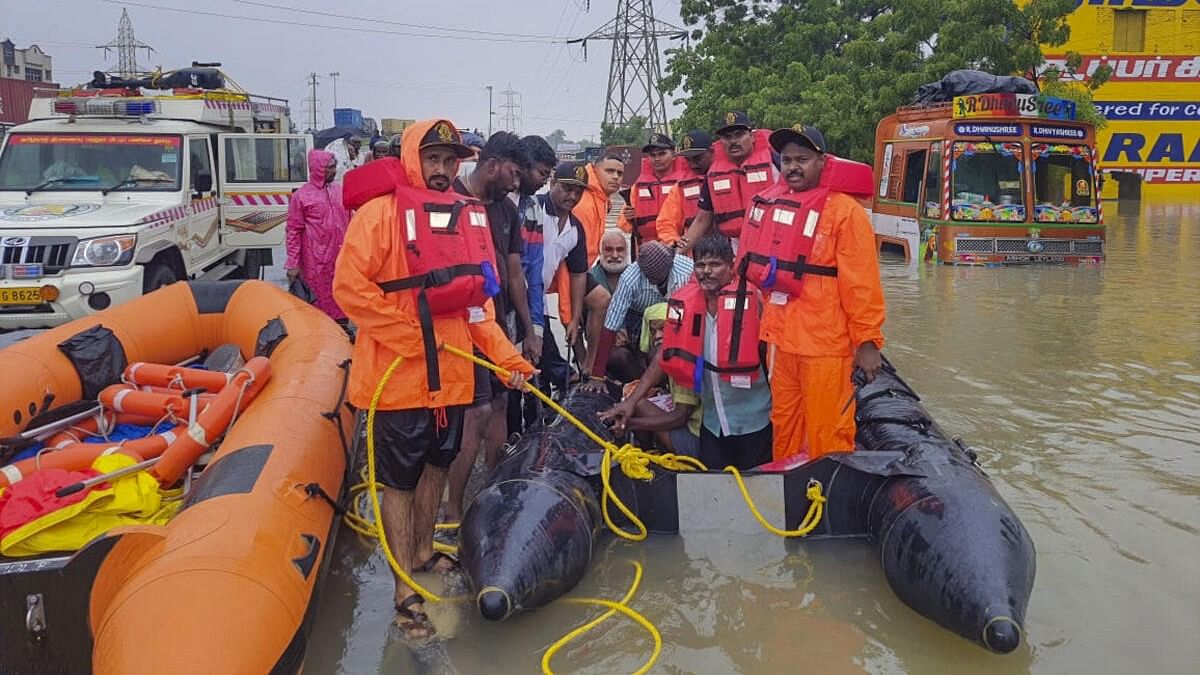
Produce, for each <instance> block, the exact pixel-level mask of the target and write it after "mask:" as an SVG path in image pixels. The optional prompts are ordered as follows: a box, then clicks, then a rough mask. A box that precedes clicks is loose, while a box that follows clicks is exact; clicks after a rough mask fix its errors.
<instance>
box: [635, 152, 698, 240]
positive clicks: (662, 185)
mask: <svg viewBox="0 0 1200 675" xmlns="http://www.w3.org/2000/svg"><path fill="white" fill-rule="evenodd" d="M703 180H704V179H703V174H701V175H696V174H695V173H694V172H693V171H692V169H691V168H690V167H689V166H688V161H687V160H686V159H684V158H683V157H681V156H679V155H677V154H676V153H675V141H673V140H671V137H670V136H667V135H666V134H652V135H651V136H650V140H649V142H647V143H646V145H645V146H643V147H642V169H641V173H639V174H638V177H637V180H635V181H634V182H633V186H632V188H631V189H630V191H629V204H628V205H626V206H625V207H624V208H622V209H621V218H620V220H618V221H617V226H618V227H620V228H621V229H622V230H623V231H625V232H630V233H632V234H633V236H634V240H635V241H636V242H637V244H638V245H639V246H640V245H642V244H644V243H647V242H651V241H661V242H662V243H664V244H668V245H671V244H674V243H675V242H676V241H677V240H678V239H679V235H680V234H682V233H683V230H681V229H680V228H679V227H678V225H676V226H675V227H674V228H671V227H667V226H666V224H665V223H660V222H659V216H660V214H661V212H662V209H663V206H664V205H665V204H666V201H667V200H668V199H670V198H671V197H672V196H673V195H676V194H678V193H680V192H681V191H685V190H686V191H687V192H688V193H689V194H691V201H692V205H693V207H694V205H695V203H696V202H698V201H699V198H700V184H701V183H702V182H703ZM692 211H693V216H694V215H695V209H694V208H693V209H692Z"/></svg>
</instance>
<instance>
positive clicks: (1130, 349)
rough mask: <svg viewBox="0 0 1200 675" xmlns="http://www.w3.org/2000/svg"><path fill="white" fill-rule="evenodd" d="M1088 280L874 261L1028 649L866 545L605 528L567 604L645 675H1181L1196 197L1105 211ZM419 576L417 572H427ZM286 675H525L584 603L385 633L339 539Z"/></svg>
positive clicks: (1197, 641) (1199, 368) (903, 353)
mask: <svg viewBox="0 0 1200 675" xmlns="http://www.w3.org/2000/svg"><path fill="white" fill-rule="evenodd" d="M1106 218H1107V220H1108V222H1109V228H1108V246H1109V249H1108V261H1107V262H1106V263H1105V264H1104V265H1102V266H1096V267H1028V268H1011V269H986V268H952V267H930V266H924V265H921V266H908V265H905V264H903V263H900V262H898V261H894V260H886V261H885V263H884V269H883V275H884V277H885V282H884V284H885V289H886V292H887V299H888V304H889V307H888V316H889V319H888V323H887V326H886V333H887V337H888V346H887V349H886V353H887V355H888V356H889V357H890V358H891V359H892V361H893V362H894V363H895V364H896V366H897V367H898V368H899V369H900V372H901V373H902V374H903V375H904V377H905V378H906V379H907V380H908V381H909V382H910V383H911V384H912V385H913V386H914V387H915V388H916V389H917V391H919V392H920V393H921V394H922V395H923V397H924V399H925V404H926V406H927V407H928V408H929V409H930V411H931V412H932V413H933V414H934V416H935V417H936V418H937V419H938V421H939V422H940V423H941V425H942V426H943V428H945V429H946V430H947V432H948V433H952V434H957V435H961V436H962V437H963V438H964V439H965V440H967V441H968V442H969V443H970V444H971V445H972V446H974V447H975V448H976V449H977V450H978V451H979V455H980V462H981V463H982V464H983V466H984V468H985V470H986V471H987V472H988V474H989V475H990V476H991V477H992V479H993V480H994V481H995V482H996V484H997V487H998V488H999V490H1000V493H1001V494H1002V495H1003V496H1004V497H1005V499H1006V500H1008V502H1009V503H1010V504H1011V505H1012V507H1013V509H1014V510H1015V511H1016V513H1017V514H1018V515H1019V516H1020V518H1021V519H1022V520H1023V521H1024V523H1025V525H1026V527H1027V528H1028V529H1029V531H1030V533H1031V534H1032V536H1033V540H1034V542H1035V543H1036V546H1037V562H1038V572H1037V583H1036V585H1035V587H1034V591H1033V597H1032V600H1031V601H1030V604H1029V611H1028V616H1027V618H1026V624H1025V632H1026V638H1027V641H1026V644H1024V645H1023V646H1022V647H1021V648H1020V649H1019V650H1017V651H1016V652H1015V653H1013V654H1010V655H1007V656H996V655H992V654H989V653H987V652H985V651H984V650H983V649H982V648H980V647H977V646H975V645H973V644H971V643H968V642H967V641H965V640H963V639H961V638H959V637H957V636H955V635H952V634H950V633H948V632H946V631H944V630H942V629H941V628H938V627H937V626H935V625H934V624H932V623H930V622H929V621H926V620H925V619H923V618H921V617H919V616H918V615H917V614H916V613H914V612H913V611H911V610H909V609H908V608H907V607H906V606H904V605H903V604H902V603H901V602H900V601H899V600H897V599H896V597H895V596H894V595H893V594H892V592H891V590H890V589H889V587H888V585H887V582H886V581H885V580H884V577H883V574H882V572H881V570H880V567H879V562H878V560H877V558H876V556H875V554H874V551H873V548H872V546H871V545H870V544H869V543H868V542H866V541H813V542H789V543H784V542H783V541H782V540H780V539H777V538H775V537H773V536H771V535H769V534H766V533H763V534H761V535H754V536H732V537H731V536H728V535H720V536H716V535H713V536H706V537H695V536H691V537H689V538H687V539H683V538H680V537H669V536H652V537H651V539H650V540H649V541H647V542H644V543H641V544H630V543H626V542H623V541H619V540H616V539H615V538H608V539H605V540H604V543H603V544H602V545H601V546H600V547H599V549H598V551H597V553H596V563H595V565H594V567H593V568H592V570H591V572H590V573H589V574H588V576H587V577H586V578H585V580H584V582H583V583H582V584H581V585H580V587H579V588H578V589H577V590H576V591H575V592H574V593H573V595H577V596H592V597H602V598H609V599H614V600H615V599H618V598H620V596H622V595H623V594H624V592H625V590H626V588H627V586H628V584H629V582H630V580H631V579H632V572H633V570H632V566H631V565H629V564H628V562H627V561H630V560H637V561H640V562H641V563H643V564H644V565H645V567H646V574H645V578H644V579H643V581H642V586H641V590H640V591H639V592H638V594H637V596H636V597H635V599H634V600H633V601H632V603H631V605H632V606H633V607H634V608H635V609H637V610H639V611H640V612H642V613H643V614H644V615H645V616H646V617H647V618H649V619H650V620H651V621H653V622H654V623H655V624H656V625H657V626H658V628H659V629H660V630H661V632H662V636H663V641H664V646H663V651H662V655H661V657H660V659H659V661H658V664H657V665H656V667H655V672H660V673H691V672H697V673H726V672H744V673H764V672H797V671H801V670H804V671H811V672H822V673H841V672H864V671H865V672H868V673H895V672H911V673H931V672H951V671H953V672H966V671H977V672H988V673H1021V672H1039V673H1056V674H1057V673H1093V672H1103V673H1110V672H1111V673H1122V672H1149V673H1183V672H1197V671H1198V670H1200V524H1198V522H1197V521H1198V520H1200V295H1198V291H1200V289H1198V288H1197V287H1198V286H1200V206H1197V205H1189V206H1171V205H1145V206H1143V207H1141V208H1140V209H1139V208H1138V207H1134V210H1133V211H1132V212H1130V211H1125V210H1118V209H1117V208H1116V207H1115V206H1111V207H1110V208H1109V209H1108V210H1107V212H1106ZM428 580H429V581H431V582H433V581H434V580H432V579H428ZM322 592H323V597H322V600H321V606H320V610H319V614H318V617H317V620H316V623H315V626H314V628H313V632H312V635H311V646H310V648H309V652H308V659H307V663H306V667H305V672H307V673H375V672H390V673H404V672H433V673H447V672H459V673H485V672H486V673H497V672H501V673H508V672H511V673H531V672H537V671H538V670H539V667H540V666H539V663H540V660H541V655H542V653H543V652H544V651H545V649H546V648H547V647H548V646H549V645H551V644H552V643H553V642H554V641H555V640H556V639H557V638H559V637H560V636H561V635H563V634H564V633H566V632H567V631H568V630H570V629H571V628H573V627H575V626H577V625H579V624H582V623H583V622H584V621H585V620H587V619H589V618H591V617H592V616H594V615H596V614H597V613H598V612H599V610H597V609H592V608H588V607H583V606H579V605H569V604H565V603H558V604H555V605H554V606H551V607H549V608H546V609H543V610H539V611H537V612H534V613H530V614H526V615H523V616H520V617H517V618H516V619H514V620H510V621H508V622H506V623H503V624H489V623H487V622H485V621H483V620H482V619H481V618H479V617H478V615H476V614H474V613H473V612H472V611H471V610H470V608H469V607H468V606H465V605H454V604H441V605H436V606H430V613H431V615H432V616H433V619H434V621H435V623H437V624H438V626H439V630H440V631H441V634H442V636H443V639H442V640H440V641H439V642H437V643H436V644H435V645H434V646H432V647H426V648H424V649H421V650H418V651H416V652H414V650H412V649H410V648H409V647H408V646H407V645H406V644H405V643H404V642H403V641H401V640H400V639H398V637H397V635H396V634H395V632H394V631H393V630H391V629H390V628H389V624H390V620H391V617H392V608H391V604H392V603H391V596H392V582H391V577H390V574H388V572H387V565H386V563H385V562H384V561H383V559H382V556H381V555H379V554H378V553H375V552H373V551H372V550H371V549H370V548H369V547H368V546H366V545H365V544H363V543H362V542H360V541H359V540H357V539H356V538H354V537H353V535H347V536H343V537H342V538H341V539H340V541H339V542H338V546H337V549H336V550H335V552H334V557H333V568H332V571H331V574H330V576H329V580H328V583H327V584H326V586H325V587H324V589H323V591H322ZM649 654H650V641H649V638H648V637H647V636H646V634H645V633H644V632H643V631H642V630H641V629H640V628H638V627H637V626H635V625H634V624H632V623H631V622H629V621H626V620H623V619H612V620H610V621H609V622H607V623H605V624H604V625H602V626H601V627H600V628H599V629H597V630H596V631H593V632H592V633H591V634H589V635H588V636H585V637H584V638H583V639H581V640H579V641H577V642H575V643H573V645H572V646H570V647H568V648H567V649H564V650H563V651H561V652H560V653H559V654H558V655H557V656H556V657H555V659H554V661H553V663H552V666H553V668H554V669H555V670H556V671H557V672H572V673H605V674H607V673H617V672H631V671H633V670H634V669H636V668H637V667H638V666H639V665H640V664H641V663H643V661H644V660H645V659H646V657H647V656H648V655H649Z"/></svg>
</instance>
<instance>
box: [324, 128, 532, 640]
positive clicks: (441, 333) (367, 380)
mask: <svg viewBox="0 0 1200 675" xmlns="http://www.w3.org/2000/svg"><path fill="white" fill-rule="evenodd" d="M471 155H472V152H471V150H470V149H469V148H467V146H465V145H463V144H462V142H461V137H460V136H459V132H458V130H457V129H456V128H455V127H454V125H453V124H452V123H450V122H448V121H446V120H436V119H435V120H424V121H422V122H418V123H417V124H415V125H413V127H412V128H410V129H408V130H407V131H406V132H405V134H404V139H403V141H402V143H401V159H400V162H399V165H400V167H399V170H398V171H397V174H399V175H398V177H397V178H396V181H395V182H396V189H395V191H394V192H392V191H389V192H386V193H383V196H379V197H375V198H374V199H371V200H370V201H368V202H367V203H366V204H364V205H363V206H362V207H361V208H359V209H358V211H357V212H356V213H355V215H354V218H353V219H352V220H351V222H350V226H349V229H348V231H347V233H346V240H345V244H344V245H343V248H342V252H341V255H340V257H339V258H338V262H337V268H336V272H335V274H334V295H335V297H336V298H337V301H338V303H339V304H340V305H341V307H342V308H344V309H345V311H346V314H348V315H349V316H350V318H351V320H353V321H354V323H355V324H356V325H358V327H359V328H358V339H357V341H356V342H355V345H354V361H353V364H354V365H353V366H352V368H351V371H350V382H349V387H348V395H349V399H350V402H351V403H352V404H353V405H355V406H356V407H358V408H359V409H366V408H367V407H368V406H369V405H370V403H371V401H372V397H373V394H374V392H375V389H376V387H377V386H378V384H379V382H380V380H381V379H382V378H383V375H384V372H385V371H386V370H387V369H388V367H389V365H390V364H391V363H392V362H393V360H394V359H395V358H396V357H397V356H402V357H403V360H402V361H401V362H400V364H399V366H398V367H397V368H396V370H395V372H394V373H393V374H392V377H391V378H390V379H389V381H388V383H387V386H386V387H385V389H384V390H383V394H382V397H381V399H380V400H379V402H378V406H377V408H378V411H377V413H376V416H375V428H374V437H375V462H376V467H377V472H376V474H377V476H378V481H379V483H380V484H381V492H382V502H383V504H382V508H383V527H384V531H385V533H386V535H387V539H388V544H389V545H390V546H391V550H392V553H393V554H394V556H395V558H396V561H397V562H398V563H399V564H400V566H401V568H402V569H404V570H405V572H406V573H408V572H411V571H413V570H417V571H422V570H425V571H439V572H446V571H449V570H451V569H453V568H454V567H455V566H456V564H457V561H455V560H454V559H452V558H450V557H449V556H446V555H444V554H441V553H435V552H434V550H433V525H434V519H435V518H436V516H437V508H438V504H439V503H440V502H441V499H442V492H443V488H444V487H445V482H446V473H447V468H448V467H449V466H450V464H451V462H452V461H453V460H454V457H455V455H456V454H457V452H458V450H459V445H460V442H461V436H462V424H463V412H464V409H465V408H466V406H467V405H468V404H469V403H470V402H471V399H472V394H473V393H474V387H475V377H474V365H473V364H472V363H471V362H470V361H467V360H465V359H463V358H461V357H459V356H456V355H453V354H450V353H448V352H445V351H442V350H440V349H439V346H440V345H442V344H447V345H453V346H456V347H458V348H459V349H463V350H466V351H470V350H471V348H472V346H474V347H476V348H478V349H479V350H480V351H482V352H483V353H484V354H485V355H487V357H488V358H489V359H490V360H492V361H493V362H496V363H498V364H499V365H501V366H503V367H504V368H505V369H507V370H509V371H510V372H512V373H513V375H512V377H511V378H510V379H509V380H508V381H507V383H506V384H507V385H508V386H510V387H513V388H518V387H522V386H523V385H524V382H525V381H526V378H527V377H529V376H530V375H531V374H532V373H533V366H531V365H530V364H529V363H528V362H526V361H525V360H524V359H522V358H521V355H520V354H519V353H518V352H517V350H516V348H515V347H514V346H513V345H512V343H511V342H509V341H508V339H507V337H506V336H505V334H504V331H503V330H501V328H500V326H499V325H498V324H497V323H496V317H495V310H494V307H493V304H492V301H491V299H490V297H489V296H490V295H494V294H495V293H496V292H498V290H499V289H498V287H499V284H498V281H497V279H496V275H495V266H496V264H497V261H496V260H495V259H494V255H495V254H494V251H493V249H492V247H491V243H490V238H489V234H488V232H487V222H486V220H487V219H486V215H485V212H484V210H483V206H482V205H481V204H480V203H479V202H478V201H477V200H474V199H472V198H470V197H467V196H459V195H456V194H455V193H453V192H448V190H449V189H450V185H451V181H452V180H453V179H454V176H455V175H457V173H458V166H459V162H460V161H461V160H462V159H464V158H466V157H470V156H471ZM389 161H390V162H395V161H396V160H393V159H385V160H379V161H378V162H373V163H372V165H375V164H378V165H379V166H381V167H382V166H384V163H385V162H389ZM452 213H453V214H457V218H458V220H457V221H456V222H457V229H456V231H455V234H454V235H453V236H455V237H456V238H458V239H456V240H455V241H454V242H452V244H453V245H444V244H445V243H446V242H445V240H442V239H441V238H442V237H445V236H446V235H445V234H444V233H441V232H439V233H437V234H434V233H433V232H434V230H435V229H440V230H445V229H446V225H447V224H448V223H447V222H445V221H447V220H449V219H450V218H452V217H455V216H452V215H451V214H452ZM472 227H478V228H479V233H474V232H467V230H470V229H471V228H472ZM435 238H436V239H439V240H440V241H434V240H435ZM460 242H461V243H462V244H463V245H458V244H460ZM422 251H424V253H426V255H425V258H424V259H422V256H421V253H422ZM447 251H450V252H449V253H448V252H447ZM454 251H463V253H462V254H461V255H458V254H455V253H453V252H454ZM471 251H475V252H480V251H482V253H478V257H479V258H480V259H479V260H477V261H476V262H474V263H473V264H472V263H470V262H469V261H470V260H474V258H470V257H469V256H471V255H472V253H471ZM431 252H432V253H431ZM432 255H437V256H440V257H444V258H445V260H444V261H443V260H440V259H439V260H436V261H434V260H430V257H431V256H432ZM488 256H491V257H492V258H493V259H492V260H486V258H487V257H488ZM443 263H444V264H443ZM418 266H419V267H418ZM434 267H436V269H431V271H429V272H426V273H424V274H420V275H415V274H413V273H412V270H414V268H417V269H428V268H434ZM464 268H470V269H469V270H468V269H464ZM489 268H490V269H489ZM435 276H436V277H437V279H436V280H434V277H435ZM463 277H466V278H467V281H468V282H469V283H471V284H473V285H471V286H470V287H469V288H470V289H471V292H464V293H454V294H451V293H443V294H442V295H440V296H435V295H434V294H435V293H436V292H437V291H438V288H439V286H448V287H453V288H454V289H455V290H457V289H458V288H460V287H456V286H453V284H455V283H456V282H457V281H459V279H460V278H463ZM478 279H482V280H483V282H479V281H478ZM431 282H432V283H431ZM481 288H482V289H484V290H478V289H481ZM385 289H387V290H385ZM435 298H436V302H437V308H433V306H434V304H435ZM431 343H432V344H431ZM395 603H396V623H397V624H398V625H399V626H400V628H401V629H402V630H403V631H404V632H405V634H406V636H407V637H408V638H410V639H420V638H424V637H428V636H429V635H431V634H433V633H434V632H435V629H434V627H433V624H432V623H431V622H430V621H429V617H428V616H427V615H426V614H425V612H424V607H423V604H422V598H421V596H420V595H418V594H416V593H415V592H413V589H411V588H409V587H408V586H407V585H405V584H404V583H403V581H401V580H400V579H399V578H397V579H396V589H395Z"/></svg>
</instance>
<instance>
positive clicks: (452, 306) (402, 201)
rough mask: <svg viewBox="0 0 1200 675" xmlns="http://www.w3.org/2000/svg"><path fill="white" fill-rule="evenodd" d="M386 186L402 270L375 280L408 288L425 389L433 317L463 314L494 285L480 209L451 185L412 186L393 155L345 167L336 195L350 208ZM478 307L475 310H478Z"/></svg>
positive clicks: (432, 382) (432, 356)
mask: <svg viewBox="0 0 1200 675" xmlns="http://www.w3.org/2000/svg"><path fill="white" fill-rule="evenodd" d="M388 192H392V193H393V195H394V197H395V202H396V224H397V227H399V228H400V229H401V233H400V239H401V240H403V241H404V242H405V244H404V257H405V261H406V262H407V263H408V276H406V277H403V278H400V279H391V280H388V281H384V282H381V283H380V284H379V288H380V289H382V290H383V292H385V293H400V292H412V293H414V294H415V301H416V306H417V315H418V319H420V322H421V335H422V338H423V340H424V342H425V363H426V367H427V370H428V374H429V389H430V391H437V390H439V389H440V388H441V377H440V369H439V367H438V360H437V349H438V345H437V338H436V336H435V335H434V330H433V318H434V317H441V316H462V315H463V314H465V313H467V312H469V311H475V310H473V308H482V307H483V305H484V303H485V302H487V300H488V299H489V298H491V297H493V296H495V295H496V294H497V293H499V292H500V278H499V276H498V275H497V270H496V250H495V248H494V247H493V246H492V235H491V231H490V230H489V229H488V219H487V211H486V210H484V207H483V204H482V203H480V202H479V200H477V199H474V198H472V197H468V196H465V195H461V194H458V193H457V192H454V191H453V190H447V191H445V192H439V191H438V190H429V189H425V188H416V187H413V185H412V183H411V182H410V181H409V179H408V178H407V175H406V172H405V170H404V167H403V165H402V164H401V163H400V160H398V159H395V158H391V157H388V158H384V159H380V160H376V161H374V162H370V163H368V164H366V165H364V166H362V167H360V168H357V169H354V170H353V171H350V172H348V173H347V174H346V179H345V186H344V187H343V200H344V204H345V206H346V208H349V209H356V208H358V207H359V206H361V205H362V204H365V203H366V202H367V201H369V200H371V199H374V198H375V197H379V196H382V195H384V194H387V193H388ZM479 311H481V310H479Z"/></svg>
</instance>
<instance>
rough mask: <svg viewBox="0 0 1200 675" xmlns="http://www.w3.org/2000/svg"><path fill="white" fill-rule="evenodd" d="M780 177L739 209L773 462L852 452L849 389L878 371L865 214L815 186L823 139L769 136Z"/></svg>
mask: <svg viewBox="0 0 1200 675" xmlns="http://www.w3.org/2000/svg"><path fill="white" fill-rule="evenodd" d="M770 143H771V146H772V147H773V148H774V149H775V151H776V152H778V153H779V154H780V168H781V171H780V173H781V175H780V179H779V181H778V182H777V183H776V184H775V185H773V186H772V187H770V188H768V189H767V190H764V191H763V192H761V193H759V194H758V195H757V196H755V197H754V199H753V200H752V201H751V204H750V208H749V209H748V210H747V217H746V227H745V228H744V229H743V231H742V250H741V251H740V252H739V261H738V264H739V267H738V269H739V270H741V271H742V272H743V273H744V274H746V275H747V276H748V277H749V278H750V280H751V281H753V282H755V283H758V284H759V285H760V287H761V290H762V293H763V297H764V300H765V304H764V308H763V317H762V339H763V340H764V341H765V342H767V343H768V344H769V345H770V350H769V356H768V360H769V365H770V368H769V370H770V373H771V393H772V395H773V396H774V402H775V407H774V409H773V410H772V413H771V421H772V423H773V426H774V429H775V449H774V458H775V459H776V460H782V459H786V458H788V457H791V456H793V455H796V454H799V453H802V452H807V454H808V456H809V458H810V459H816V458H817V457H820V456H821V455H824V454H826V453H830V452H851V451H853V450H854V433H855V425H854V413H855V407H854V405H853V398H854V387H853V385H852V383H851V379H850V378H851V373H852V372H853V370H854V369H856V368H858V369H861V370H862V371H863V373H864V374H865V376H866V378H867V381H868V382H869V381H871V380H873V379H874V378H875V375H876V373H878V372H879V368H880V366H881V365H882V357H881V356H880V354H879V350H880V349H881V348H882V347H883V321H884V314H885V311H884V301H883V287H882V285H881V283H880V280H879V261H878V259H877V257H876V250H875V235H874V232H873V230H872V229H871V221H870V219H869V218H868V216H867V212H866V211H865V210H864V209H863V207H862V206H861V205H859V203H858V202H856V201H855V200H854V199H853V198H852V197H850V196H849V195H847V194H844V193H841V192H837V191H834V190H831V189H829V188H826V187H822V186H821V185H820V184H821V175H822V170H823V168H824V166H825V163H826V161H827V158H826V156H825V150H826V148H825V138H824V136H823V135H822V134H821V132H819V131H817V130H816V129H814V128H812V127H809V126H802V125H797V126H796V127H793V128H791V129H780V130H778V131H775V132H774V133H772V134H771V137H770Z"/></svg>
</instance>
